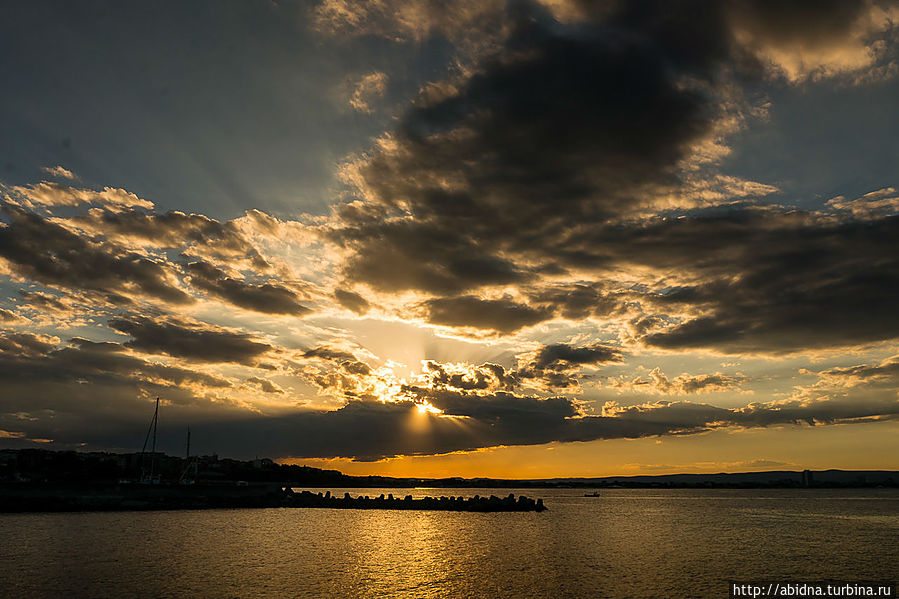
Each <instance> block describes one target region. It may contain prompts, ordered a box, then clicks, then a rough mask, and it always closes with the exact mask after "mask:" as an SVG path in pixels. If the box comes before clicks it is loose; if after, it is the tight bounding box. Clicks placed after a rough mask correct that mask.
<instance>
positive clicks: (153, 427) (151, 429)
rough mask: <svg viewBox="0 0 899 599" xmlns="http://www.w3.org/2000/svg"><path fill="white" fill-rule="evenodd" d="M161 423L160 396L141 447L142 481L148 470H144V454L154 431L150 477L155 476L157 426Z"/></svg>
mask: <svg viewBox="0 0 899 599" xmlns="http://www.w3.org/2000/svg"><path fill="white" fill-rule="evenodd" d="M158 423H159V398H158V397H157V398H156V409H155V410H154V411H153V419H152V420H151V421H150V427H149V428H148V429H147V436H146V437H144V446H143V447H141V449H140V469H141V472H140V478H141V481H144V479H145V474H146V470H144V454H145V453H146V451H147V442H148V441H149V440H150V433H151V432H152V433H153V445H152V448H151V455H152V456H153V457H152V458H151V460H150V478H151V479H152V478H153V473H154V470H155V467H156V455H155V454H156V428H157V425H158Z"/></svg>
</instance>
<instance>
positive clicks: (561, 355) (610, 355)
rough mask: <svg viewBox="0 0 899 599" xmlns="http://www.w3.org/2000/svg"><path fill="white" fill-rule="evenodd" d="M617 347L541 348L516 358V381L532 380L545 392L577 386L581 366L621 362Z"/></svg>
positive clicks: (560, 345) (598, 345)
mask: <svg viewBox="0 0 899 599" xmlns="http://www.w3.org/2000/svg"><path fill="white" fill-rule="evenodd" d="M623 359H624V355H623V354H622V352H621V349H620V348H617V347H612V346H609V345H601V344H596V345H586V346H582V347H574V346H571V345H568V344H565V343H555V344H553V345H545V346H543V347H541V348H540V349H539V350H537V351H536V352H534V353H532V354H530V355H527V356H524V359H521V358H519V364H518V368H517V369H516V370H515V371H514V373H513V376H515V377H516V379H525V380H533V381H536V382H539V383H540V384H541V385H542V386H544V387H546V388H549V389H561V388H566V387H575V386H577V384H578V383H577V381H578V378H579V376H580V375H579V373H580V370H581V367H583V366H587V365H590V366H593V365H597V364H606V363H609V362H621V361H622V360H623Z"/></svg>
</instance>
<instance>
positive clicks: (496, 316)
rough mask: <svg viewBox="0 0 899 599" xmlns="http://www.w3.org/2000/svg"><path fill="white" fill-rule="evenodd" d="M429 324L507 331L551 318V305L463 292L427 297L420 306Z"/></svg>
mask: <svg viewBox="0 0 899 599" xmlns="http://www.w3.org/2000/svg"><path fill="white" fill-rule="evenodd" d="M421 307H422V308H423V309H424V313H425V318H426V319H427V321H428V322H430V323H432V324H439V325H447V326H452V327H473V328H476V329H484V330H492V331H497V332H500V333H511V332H513V331H517V330H518V329H521V328H524V327H528V326H532V325H535V324H537V323H539V322H542V321H544V320H548V319H550V318H552V316H553V311H552V309H551V308H545V307H536V308H535V307H531V306H528V305H527V304H520V303H517V302H514V301H512V300H509V299H498V300H488V299H480V298H478V297H474V296H470V295H465V296H459V297H446V298H436V299H431V300H427V301H426V302H424V303H423V304H422V306H421Z"/></svg>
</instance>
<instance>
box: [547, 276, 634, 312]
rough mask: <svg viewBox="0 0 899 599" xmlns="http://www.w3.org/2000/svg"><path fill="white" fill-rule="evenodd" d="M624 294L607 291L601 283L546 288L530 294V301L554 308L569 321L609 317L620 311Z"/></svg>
mask: <svg viewBox="0 0 899 599" xmlns="http://www.w3.org/2000/svg"><path fill="white" fill-rule="evenodd" d="M627 299H628V296H627V295H626V294H623V293H620V292H614V291H609V290H608V289H607V288H606V286H604V285H602V284H601V283H580V284H574V285H555V286H547V287H545V288H543V289H538V290H536V291H534V292H532V294H531V297H530V301H531V302H533V303H534V304H537V305H548V306H554V307H556V308H557V309H558V311H559V315H560V316H562V317H564V318H568V319H570V320H583V319H585V318H589V317H604V316H609V315H611V314H613V313H615V312H617V311H619V310H620V309H622V308H623V307H624V305H625V303H626V301H627Z"/></svg>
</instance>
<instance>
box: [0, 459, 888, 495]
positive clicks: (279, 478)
mask: <svg viewBox="0 0 899 599" xmlns="http://www.w3.org/2000/svg"><path fill="white" fill-rule="evenodd" d="M188 466H190V468H188ZM148 472H150V473H152V474H153V475H154V476H157V477H159V478H160V479H161V480H163V481H173V482H174V481H177V480H179V478H181V477H183V476H185V474H186V473H187V474H189V476H190V477H191V478H193V479H195V480H199V481H206V482H216V481H221V482H225V481H246V482H248V483H263V482H270V483H279V484H283V485H291V486H295V487H317V486H322V487H327V486H330V487H417V486H428V487H446V488H449V487H467V488H482V487H486V488H553V487H574V488H603V487H611V488H615V487H621V488H707V487H708V488H800V487H812V488H814V487H899V472H897V471H890V470H817V471H808V470H806V471H804V472H798V471H797V472H794V471H788V470H780V471H768V472H740V473H725V472H722V473H717V474H664V475H658V476H650V475H638V476H606V477H599V478H553V479H530V480H519V479H492V478H469V479H465V478H457V477H451V478H439V479H433V478H392V477H386V476H350V475H347V474H343V473H342V472H339V471H337V470H322V469H320V468H311V467H309V466H295V465H284V464H278V463H276V462H273V461H272V460H270V459H265V458H263V459H257V460H248V461H240V460H232V459H228V458H219V457H218V456H216V455H212V456H196V457H191V459H190V462H188V460H187V459H185V458H179V457H173V456H168V455H165V454H162V453H156V454H150V453H145V454H141V453H126V454H117V453H108V452H91V453H86V452H76V451H47V450H43V449H5V450H0V483H6V484H10V483H42V482H48V483H49V482H52V483H60V482H78V483H84V482H103V483H110V482H118V481H124V480H137V479H139V478H141V477H144V476H146V475H147V473H148Z"/></svg>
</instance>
